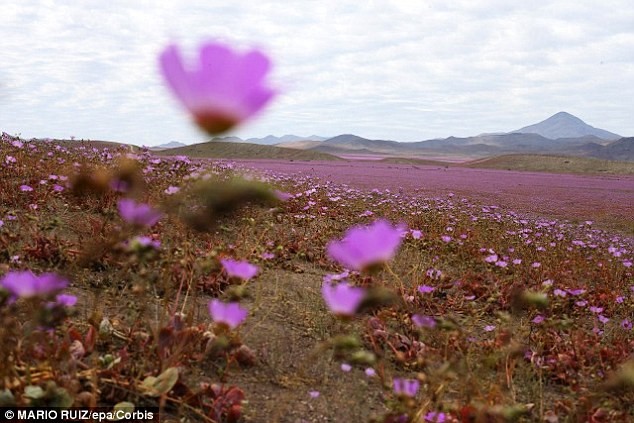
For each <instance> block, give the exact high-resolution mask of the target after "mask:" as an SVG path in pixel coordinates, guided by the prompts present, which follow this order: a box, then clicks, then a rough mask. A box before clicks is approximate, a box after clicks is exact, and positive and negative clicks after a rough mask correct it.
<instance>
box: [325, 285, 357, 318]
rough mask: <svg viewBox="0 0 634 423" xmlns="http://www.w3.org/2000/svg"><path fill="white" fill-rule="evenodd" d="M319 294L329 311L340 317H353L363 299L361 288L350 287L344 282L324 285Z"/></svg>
mask: <svg viewBox="0 0 634 423" xmlns="http://www.w3.org/2000/svg"><path fill="white" fill-rule="evenodd" d="M321 294H322V296H323V297H324V301H325V302H326V305H327V306H328V308H329V309H330V311H331V312H332V313H334V314H337V315H340V316H353V315H354V314H355V312H356V311H357V308H358V307H359V304H361V301H363V298H364V297H365V290H364V289H363V288H358V287H352V286H350V285H348V284H347V283H346V282H341V283H340V284H338V285H334V286H333V285H330V284H329V283H324V284H323V285H322V286H321Z"/></svg>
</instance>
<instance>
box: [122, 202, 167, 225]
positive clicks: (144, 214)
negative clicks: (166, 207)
mask: <svg viewBox="0 0 634 423" xmlns="http://www.w3.org/2000/svg"><path fill="white" fill-rule="evenodd" d="M118 206H119V213H120V214H121V217H122V218H123V220H125V221H126V222H128V223H131V224H133V225H139V226H152V225H154V224H155V223H156V222H158V221H159V219H160V218H161V217H162V216H163V214H162V213H161V212H159V211H158V210H154V209H152V208H151V207H150V206H149V205H147V204H142V203H141V204H139V203H137V202H136V201H134V200H132V199H131V198H123V199H121V200H119V203H118Z"/></svg>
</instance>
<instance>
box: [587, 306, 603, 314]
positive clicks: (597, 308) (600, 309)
mask: <svg viewBox="0 0 634 423" xmlns="http://www.w3.org/2000/svg"><path fill="white" fill-rule="evenodd" d="M590 311H591V312H593V313H596V314H599V313H601V312H602V311H603V307H596V306H591V307H590Z"/></svg>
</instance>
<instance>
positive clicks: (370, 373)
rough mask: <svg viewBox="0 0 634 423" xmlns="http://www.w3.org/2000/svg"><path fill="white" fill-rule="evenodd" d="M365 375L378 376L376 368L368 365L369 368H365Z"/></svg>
mask: <svg viewBox="0 0 634 423" xmlns="http://www.w3.org/2000/svg"><path fill="white" fill-rule="evenodd" d="M365 375H366V376H367V377H374V376H376V370H374V369H373V368H372V367H368V368H367V369H365Z"/></svg>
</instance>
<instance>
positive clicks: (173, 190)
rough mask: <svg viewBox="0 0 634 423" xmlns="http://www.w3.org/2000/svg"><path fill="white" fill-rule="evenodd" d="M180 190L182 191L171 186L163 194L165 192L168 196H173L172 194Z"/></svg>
mask: <svg viewBox="0 0 634 423" xmlns="http://www.w3.org/2000/svg"><path fill="white" fill-rule="evenodd" d="M180 190H181V189H180V188H179V187H175V186H173V185H170V186H168V187H167V188H166V189H165V191H163V192H165V194H167V195H172V194H176V193H177V192H178V191H180Z"/></svg>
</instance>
